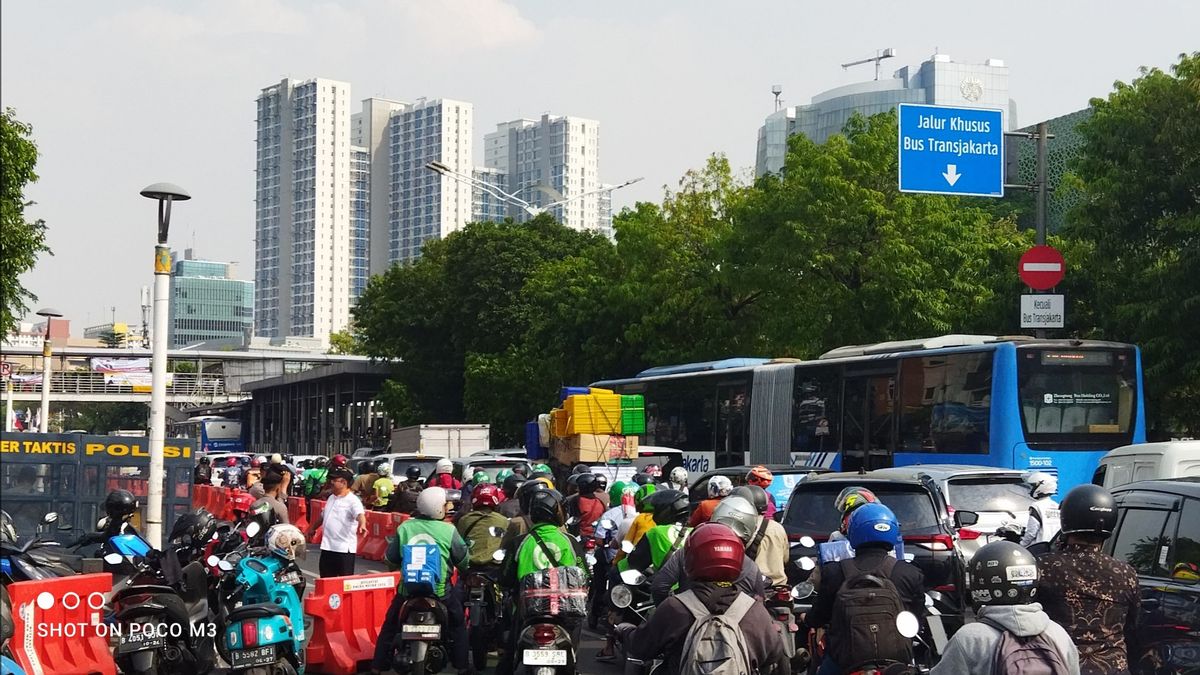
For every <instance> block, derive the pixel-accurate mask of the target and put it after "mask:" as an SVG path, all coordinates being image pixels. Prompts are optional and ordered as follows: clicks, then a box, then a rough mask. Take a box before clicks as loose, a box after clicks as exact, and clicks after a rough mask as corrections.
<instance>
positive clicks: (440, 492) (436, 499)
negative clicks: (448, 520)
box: [417, 487, 446, 520]
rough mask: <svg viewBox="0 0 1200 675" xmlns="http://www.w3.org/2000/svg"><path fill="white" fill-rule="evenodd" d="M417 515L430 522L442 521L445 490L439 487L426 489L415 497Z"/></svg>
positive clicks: (444, 510)
mask: <svg viewBox="0 0 1200 675" xmlns="http://www.w3.org/2000/svg"><path fill="white" fill-rule="evenodd" d="M417 513H419V514H421V515H423V516H425V517H426V518H429V519H431V520H442V519H443V518H445V517H446V490H445V489H444V488H440V487H427V488H425V489H424V490H421V494H419V495H417Z"/></svg>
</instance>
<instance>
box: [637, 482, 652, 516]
mask: <svg viewBox="0 0 1200 675" xmlns="http://www.w3.org/2000/svg"><path fill="white" fill-rule="evenodd" d="M657 489H658V488H657V487H656V486H655V485H653V484H650V485H643V486H642V487H640V488H638V491H637V494H636V495H634V497H633V498H634V500H635V501H636V502H637V508H638V511H640V512H642V513H650V512H651V511H653V510H654V507H653V506H651V505H650V495H653V494H654V492H655V491H656V490H657Z"/></svg>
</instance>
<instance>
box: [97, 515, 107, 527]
mask: <svg viewBox="0 0 1200 675" xmlns="http://www.w3.org/2000/svg"><path fill="white" fill-rule="evenodd" d="M107 525H108V516H104V517H102V518H100V520H97V521H96V529H97V530H103V529H104V528H105V527H106V526H107Z"/></svg>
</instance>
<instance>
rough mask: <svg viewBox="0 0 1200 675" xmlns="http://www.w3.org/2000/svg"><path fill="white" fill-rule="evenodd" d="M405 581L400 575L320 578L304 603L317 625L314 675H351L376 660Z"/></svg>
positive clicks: (311, 655) (311, 648) (311, 645)
mask: <svg viewBox="0 0 1200 675" xmlns="http://www.w3.org/2000/svg"><path fill="white" fill-rule="evenodd" d="M399 583H400V573H399V572H385V573H381V574H359V575H355V576H350V577H331V578H328V579H317V582H316V584H315V585H314V586H313V591H312V593H311V594H309V596H308V597H307V598H305V599H304V613H305V614H306V615H308V616H311V617H312V621H313V634H312V638H311V639H310V640H309V641H308V648H307V651H306V656H307V658H308V667H309V670H310V672H320V673H330V674H331V675H350V674H351V673H356V672H358V667H359V664H362V663H364V662H366V661H370V660H371V658H372V657H374V656H375V643H376V641H377V640H378V638H379V628H380V626H382V625H383V619H384V616H385V615H386V614H387V610H388V606H389V605H391V604H392V598H394V597H395V596H396V586H397V585H398V584H399Z"/></svg>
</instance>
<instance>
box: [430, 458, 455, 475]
mask: <svg viewBox="0 0 1200 675" xmlns="http://www.w3.org/2000/svg"><path fill="white" fill-rule="evenodd" d="M452 471H454V462H451V461H450V460H448V459H439V460H438V461H437V465H435V467H434V469H433V472H434V473H450V472H452Z"/></svg>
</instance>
